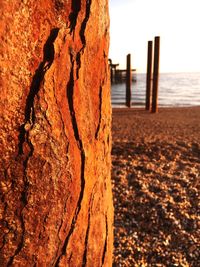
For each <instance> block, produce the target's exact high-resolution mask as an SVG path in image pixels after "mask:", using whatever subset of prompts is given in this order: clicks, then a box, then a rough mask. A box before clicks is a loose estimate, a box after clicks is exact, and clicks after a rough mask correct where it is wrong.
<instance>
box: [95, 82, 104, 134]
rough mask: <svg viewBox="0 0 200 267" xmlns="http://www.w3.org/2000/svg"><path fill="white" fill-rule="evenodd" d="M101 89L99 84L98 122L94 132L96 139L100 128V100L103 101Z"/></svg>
mask: <svg viewBox="0 0 200 267" xmlns="http://www.w3.org/2000/svg"><path fill="white" fill-rule="evenodd" d="M102 91H103V88H102V86H100V89H99V122H98V125H97V129H96V133H95V138H96V139H97V138H98V134H99V130H100V127H101V118H102V115H101V110H102V101H103V99H102Z"/></svg>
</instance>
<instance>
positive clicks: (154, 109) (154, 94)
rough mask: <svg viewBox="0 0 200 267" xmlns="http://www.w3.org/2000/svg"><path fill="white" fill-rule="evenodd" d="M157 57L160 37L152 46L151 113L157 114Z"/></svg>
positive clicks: (157, 37) (156, 38) (158, 55)
mask: <svg viewBox="0 0 200 267" xmlns="http://www.w3.org/2000/svg"><path fill="white" fill-rule="evenodd" d="M159 57H160V37H159V36H156V37H155V44H154V66H153V92H152V112H153V113H156V112H158V79H159Z"/></svg>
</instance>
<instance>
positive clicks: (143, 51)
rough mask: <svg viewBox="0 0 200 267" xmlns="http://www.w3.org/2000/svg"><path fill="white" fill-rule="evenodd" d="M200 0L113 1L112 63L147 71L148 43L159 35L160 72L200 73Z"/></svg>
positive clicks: (111, 8) (111, 13)
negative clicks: (129, 60)
mask: <svg viewBox="0 0 200 267" xmlns="http://www.w3.org/2000/svg"><path fill="white" fill-rule="evenodd" d="M199 28H200V0H110V52H109V57H110V58H112V60H113V63H120V67H122V68H124V67H125V65H126V55H127V54H128V53H131V57H132V67H133V68H136V69H137V72H146V64H147V63H146V61H147V42H148V40H153V41H154V37H155V36H160V72H196V71H197V72H198V71H199V72H200V32H199Z"/></svg>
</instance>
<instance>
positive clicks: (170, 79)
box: [111, 73, 200, 107]
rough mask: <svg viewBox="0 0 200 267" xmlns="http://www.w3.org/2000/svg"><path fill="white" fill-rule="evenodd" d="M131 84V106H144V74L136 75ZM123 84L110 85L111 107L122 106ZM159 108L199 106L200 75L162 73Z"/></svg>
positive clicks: (123, 97)
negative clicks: (134, 80)
mask: <svg viewBox="0 0 200 267" xmlns="http://www.w3.org/2000/svg"><path fill="white" fill-rule="evenodd" d="M136 79H137V81H136V82H134V83H132V105H133V106H138V107H139V106H140V107H141V106H144V105H145V93H146V92H145V91H146V74H136ZM125 90H126V87H125V84H114V85H112V97H111V101H112V106H114V107H116V106H124V103H125ZM158 103H159V106H163V107H172V106H179V107H185V106H200V73H162V74H160V80H159V98H158Z"/></svg>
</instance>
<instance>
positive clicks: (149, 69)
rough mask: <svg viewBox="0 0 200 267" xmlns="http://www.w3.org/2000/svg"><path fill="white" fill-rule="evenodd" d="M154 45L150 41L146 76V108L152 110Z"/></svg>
mask: <svg viewBox="0 0 200 267" xmlns="http://www.w3.org/2000/svg"><path fill="white" fill-rule="evenodd" d="M152 47H153V42H152V41H148V51H147V76H146V110H149V111H150V110H151V99H152V86H151V85H152V83H151V78H152Z"/></svg>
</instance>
